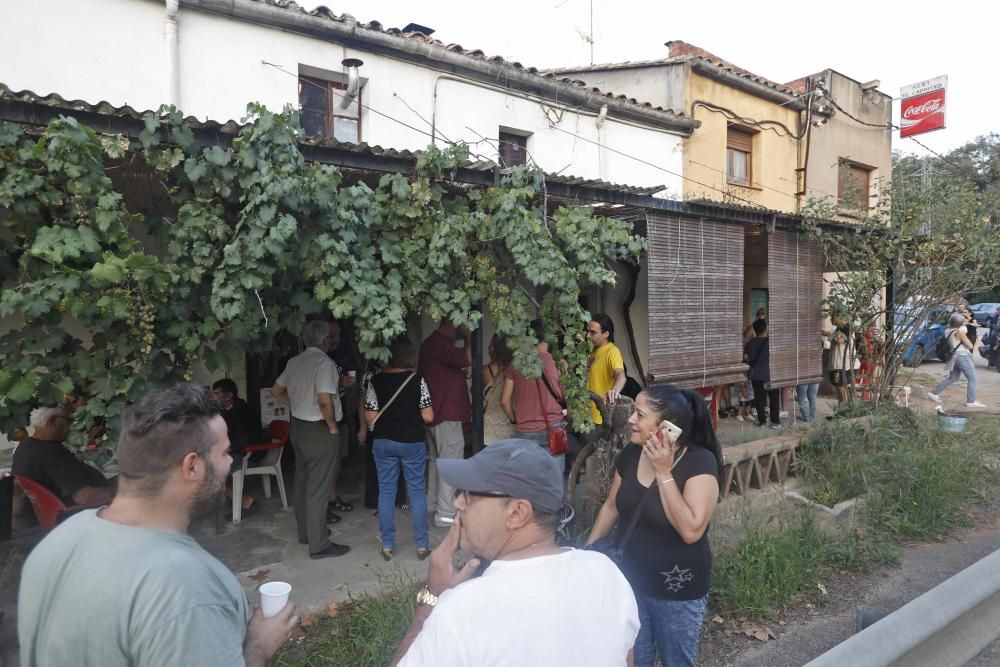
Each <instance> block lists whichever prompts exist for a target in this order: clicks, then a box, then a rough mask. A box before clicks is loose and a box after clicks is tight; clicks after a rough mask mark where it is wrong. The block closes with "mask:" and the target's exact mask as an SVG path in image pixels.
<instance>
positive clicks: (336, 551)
mask: <svg viewBox="0 0 1000 667" xmlns="http://www.w3.org/2000/svg"><path fill="white" fill-rule="evenodd" d="M350 550H351V547H349V546H347V545H346V544H334V543H333V542H331V543H330V546H328V547H327V548H326V549H323V550H322V551H317V552H316V553H314V554H309V557H310V558H312V559H313V560H319V559H320V558H337V557H339V556H343V555H344V554H346V553H347V552H348V551H350Z"/></svg>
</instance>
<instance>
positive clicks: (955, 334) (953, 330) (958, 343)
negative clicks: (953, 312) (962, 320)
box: [951, 329, 962, 355]
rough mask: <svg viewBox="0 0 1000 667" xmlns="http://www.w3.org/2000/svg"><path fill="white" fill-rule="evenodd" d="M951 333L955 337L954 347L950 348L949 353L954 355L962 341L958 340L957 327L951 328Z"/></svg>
mask: <svg viewBox="0 0 1000 667" xmlns="http://www.w3.org/2000/svg"><path fill="white" fill-rule="evenodd" d="M951 334H952V335H953V336H954V337H955V347H953V348H951V353H952V355H954V354H955V352H957V351H958V348H959V346H960V345H961V344H962V341H961V340H959V338H958V329H952V330H951Z"/></svg>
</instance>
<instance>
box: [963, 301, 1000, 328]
mask: <svg viewBox="0 0 1000 667" xmlns="http://www.w3.org/2000/svg"><path fill="white" fill-rule="evenodd" d="M997 308H1000V303H975V304H972V305H971V306H969V311H970V312H971V313H972V314H973V315H974V316H975V318H976V322H978V323H979V324H981V325H983V326H984V327H986V326H989V325H990V323H991V322H992V321H993V320H994V319H996V316H997Z"/></svg>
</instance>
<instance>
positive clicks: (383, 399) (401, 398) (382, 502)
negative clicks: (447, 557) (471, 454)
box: [365, 336, 434, 560]
mask: <svg viewBox="0 0 1000 667" xmlns="http://www.w3.org/2000/svg"><path fill="white" fill-rule="evenodd" d="M389 353H390V355H391V358H390V359H389V363H388V364H387V365H386V367H385V368H384V369H383V370H382V372H381V373H379V374H378V375H376V376H374V377H373V378H372V379H371V382H370V383H369V385H368V391H367V394H366V398H365V419H366V421H367V422H368V428H369V430H370V431H371V434H372V438H373V444H372V453H373V455H374V457H375V467H376V468H377V470H378V484H379V495H378V527H379V533H380V536H381V539H382V558H383V559H385V560H391V559H392V550H393V547H394V546H395V543H396V508H395V506H394V504H393V501H394V499H395V497H396V487H397V484H398V479H399V471H400V468H402V470H403V477H404V478H405V479H406V488H407V490H408V491H409V492H410V503H411V505H412V507H413V540H414V542H416V544H417V557H418V558H419V559H420V560H423V559H425V558H427V556H428V555H430V548H429V547H430V540H429V536H428V525H427V494H426V490H425V488H424V473H425V472H426V470H427V445H426V443H425V440H424V438H425V435H424V424H429V423H430V422H431V421H433V419H434V410H433V408H432V407H431V395H430V391H429V390H428V388H427V383H426V382H425V381H424V378H423V377H422V376H421V375H420V373H418V372H416V371H415V370H412V369H413V367H414V366H415V365H416V363H415V362H416V352H415V350H414V347H413V343H412V342H411V341H410V339H409V338H407V337H406V336H403V337H402V338H399V339H397V340H396V341H395V342H394V343H393V344H392V345H391V346H390V347H389Z"/></svg>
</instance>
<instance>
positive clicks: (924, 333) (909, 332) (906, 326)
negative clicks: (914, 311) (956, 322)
mask: <svg viewBox="0 0 1000 667" xmlns="http://www.w3.org/2000/svg"><path fill="white" fill-rule="evenodd" d="M949 315H950V311H948V310H938V309H935V310H932V311H931V312H930V314H929V315H928V316H927V317H924V318H922V319H920V320H917V319H915V317H913V316H911V315H910V313H909V311H908V310H904V309H902V308H901V309H899V310H897V311H896V327H898V328H900V330H899V334H900V339H899V340H900V341H903V342H904V343H903V344H904V345H905V346H906V352H904V353H903V364H905V365H906V366H910V367H916V366H919V365H920V364H921V362H923V361H925V360H927V359H937V352H936V351H935V348H936V347H937V342H938V340H939V339H940V338H941V337H942V336H944V331H945V329H946V328H947V326H948V316H949ZM907 340H908V341H909V343H908V344H907V343H905V341H907Z"/></svg>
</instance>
